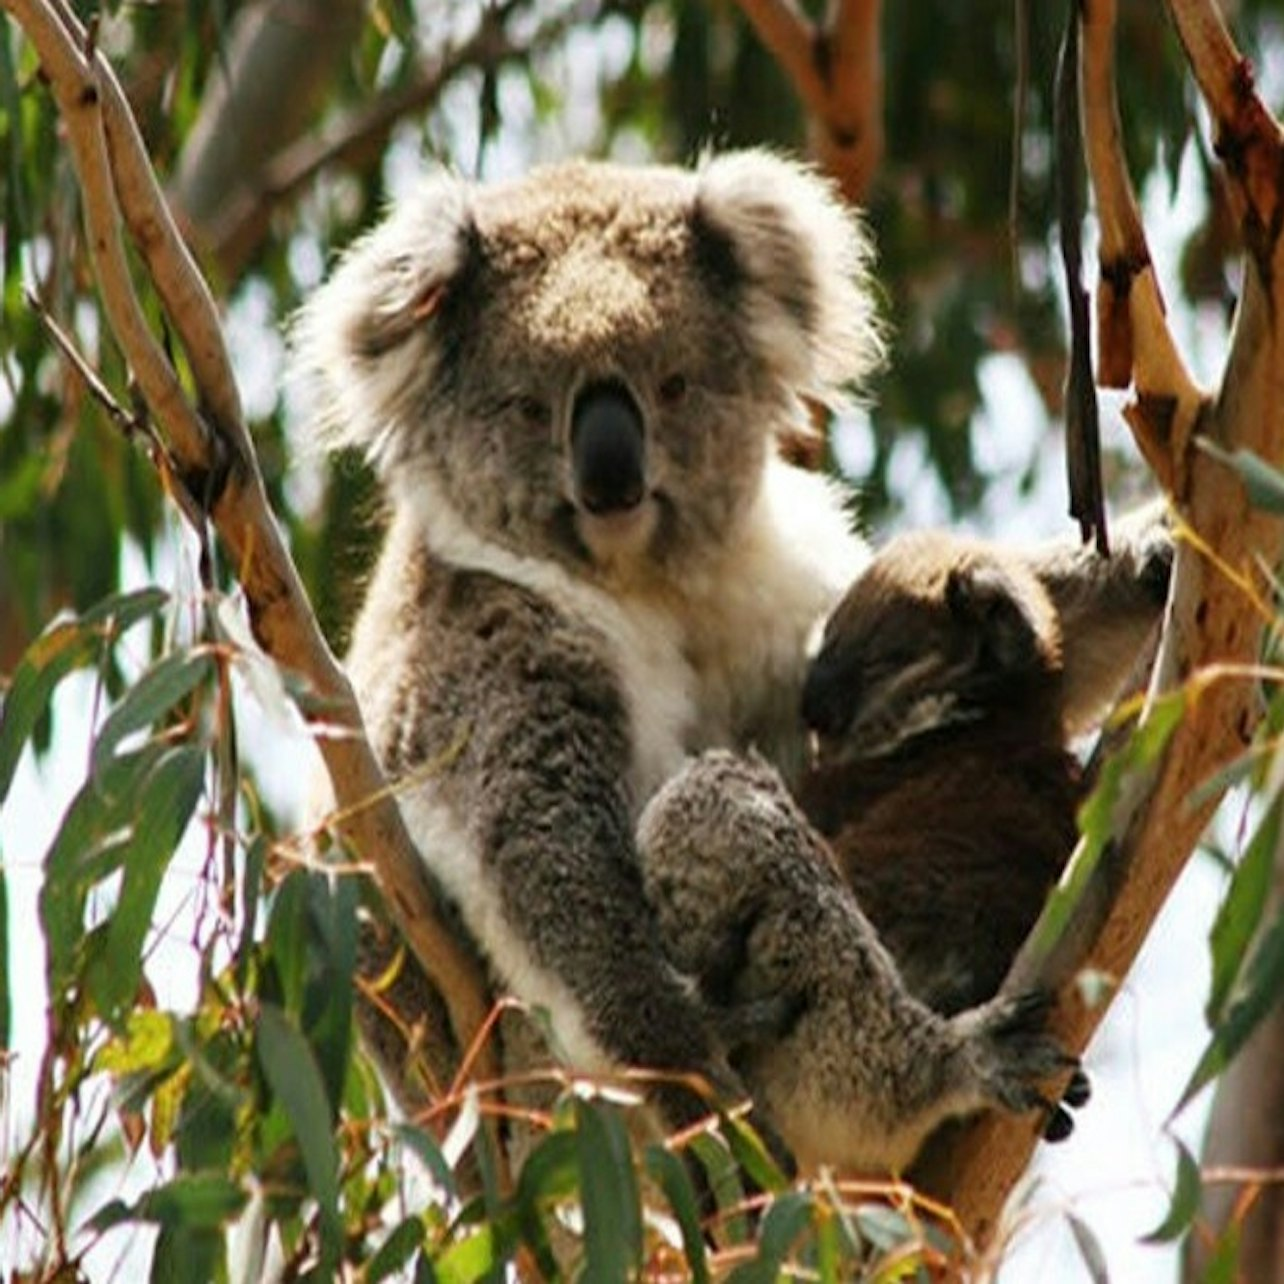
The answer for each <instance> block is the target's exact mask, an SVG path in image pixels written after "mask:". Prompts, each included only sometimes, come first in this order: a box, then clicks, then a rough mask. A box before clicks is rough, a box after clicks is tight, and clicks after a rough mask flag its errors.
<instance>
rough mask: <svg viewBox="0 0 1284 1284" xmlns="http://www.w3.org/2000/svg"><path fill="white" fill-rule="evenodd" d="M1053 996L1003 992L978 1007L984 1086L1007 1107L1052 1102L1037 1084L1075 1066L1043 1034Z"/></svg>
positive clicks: (1038, 1106) (1040, 1106)
mask: <svg viewBox="0 0 1284 1284" xmlns="http://www.w3.org/2000/svg"><path fill="white" fill-rule="evenodd" d="M1051 1007H1052V998H1051V996H1050V995H1048V994H1046V993H1043V992H1031V993H1027V994H1019V995H1015V996H1011V997H1009V996H1002V997H1000V998H998V999H995V1000H994V1001H993V1002H991V1003H989V1004H987V1005H986V1007H985V1008H984V1009H982V1014H983V1023H982V1028H981V1032H980V1033H981V1035H982V1038H983V1040H984V1043H985V1051H986V1055H985V1058H984V1071H983V1075H984V1079H985V1087H986V1091H987V1093H988V1095H989V1096H990V1098H991V1100H992V1101H993V1102H994V1103H995V1104H996V1105H998V1106H1001V1107H1003V1109H1005V1110H1011V1111H1013V1112H1014V1113H1022V1112H1024V1111H1026V1110H1035V1109H1041V1110H1044V1111H1047V1112H1049V1113H1051V1112H1052V1111H1053V1109H1054V1107H1053V1104H1052V1102H1050V1101H1049V1100H1048V1099H1047V1097H1046V1096H1044V1094H1043V1092H1042V1090H1041V1087H1042V1085H1043V1084H1044V1083H1045V1082H1046V1081H1047V1080H1049V1079H1051V1078H1054V1077H1056V1076H1057V1075H1062V1074H1064V1073H1065V1072H1066V1071H1067V1070H1069V1069H1072V1068H1075V1069H1077V1068H1078V1064H1079V1063H1078V1061H1077V1060H1076V1058H1074V1057H1072V1056H1070V1055H1069V1053H1067V1052H1066V1051H1065V1050H1064V1049H1063V1048H1062V1047H1061V1045H1060V1044H1059V1043H1058V1042H1057V1041H1056V1040H1055V1039H1054V1038H1053V1037H1052V1036H1051V1035H1050V1034H1049V1033H1048V1032H1047V1019H1048V1013H1049V1011H1050V1009H1051Z"/></svg>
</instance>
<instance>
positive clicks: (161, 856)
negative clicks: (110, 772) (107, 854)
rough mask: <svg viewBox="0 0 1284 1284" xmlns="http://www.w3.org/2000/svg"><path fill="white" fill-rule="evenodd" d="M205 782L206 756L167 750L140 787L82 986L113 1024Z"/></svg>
mask: <svg viewBox="0 0 1284 1284" xmlns="http://www.w3.org/2000/svg"><path fill="white" fill-rule="evenodd" d="M204 779H205V750H204V748H203V747H202V746H200V745H179V746H178V747H176V748H174V749H171V750H169V751H168V752H167V753H166V754H165V755H164V756H163V757H162V758H161V759H160V761H159V762H158V763H157V764H156V766H155V767H154V768H153V770H152V771H150V772H149V773H148V774H147V776H146V778H145V779H144V780H143V782H142V784H141V789H142V791H143V792H142V796H141V797H140V798H138V799H137V800H136V807H137V812H136V815H135V818H134V823H133V834H132V837H131V840H130V842H129V844H128V846H127V848H126V849H125V850H124V851H123V852H122V860H123V864H124V870H125V877H124V879H123V880H122V882H121V887H120V897H119V899H118V900H117V902H116V908H115V909H114V910H113V911H112V915H111V918H110V919H109V920H108V923H107V933H106V937H105V944H104V948H103V950H102V951H101V952H100V953H98V954H96V955H95V956H94V957H92V958H91V959H90V961H89V965H88V967H87V968H86V971H85V984H86V986H87V988H88V990H89V993H90V995H91V996H92V998H93V1000H94V1005H95V1007H96V1008H97V1009H98V1012H99V1014H100V1015H101V1016H102V1017H103V1018H104V1019H106V1020H108V1021H111V1022H113V1023H115V1022H116V1021H118V1020H119V1019H120V1017H121V1015H122V1011H121V1010H122V1008H123V1007H124V1006H125V1005H126V1004H128V1003H131V1002H132V1001H133V998H134V995H135V993H136V992H137V990H138V980H139V977H140V976H141V974H142V967H143V957H142V955H143V941H144V938H145V937H146V935H147V929H148V927H149V926H150V925H151V921H152V911H153V910H154V909H155V907H156V897H157V895H158V893H159V892H160V885H161V879H162V878H163V877H164V875H165V870H166V869H167V868H168V867H169V862H170V860H171V859H172V858H173V855H174V853H175V851H176V850H177V848H178V844H179V841H180V840H181V839H182V837H183V833H184V831H185V830H186V829H187V823H188V821H189V820H190V819H191V817H192V813H193V811H195V809H196V803H197V801H198V799H199V798H200V796H201V790H202V787H203V785H204Z"/></svg>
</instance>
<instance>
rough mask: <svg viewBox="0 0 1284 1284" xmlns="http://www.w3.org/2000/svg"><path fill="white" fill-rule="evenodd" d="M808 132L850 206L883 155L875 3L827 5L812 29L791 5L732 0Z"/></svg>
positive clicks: (782, 0) (878, 8)
mask: <svg viewBox="0 0 1284 1284" xmlns="http://www.w3.org/2000/svg"><path fill="white" fill-rule="evenodd" d="M738 3H739V5H740V8H741V10H742V11H743V12H744V15H745V17H746V18H748V20H749V22H750V24H751V25H752V27H753V29H754V31H755V32H757V34H758V38H759V39H760V40H761V41H762V43H763V44H764V45H765V46H766V47H767V49H768V50H770V52H771V54H772V56H773V57H774V58H775V59H776V61H777V62H778V63H779V64H780V66H781V68H782V69H783V70H784V72H785V74H786V75H787V76H788V77H789V80H790V81H791V82H792V84H793V87H794V91H795V92H796V93H797V94H798V97H799V98H800V99H801V100H802V103H803V106H804V107H805V108H806V109H807V113H808V116H809V117H810V118H811V120H812V122H813V125H814V127H815V130H816V134H815V138H814V146H815V149H816V153H817V159H818V160H819V161H820V164H821V165H822V167H823V168H824V169H825V171H826V172H827V173H828V174H830V175H831V176H832V177H833V178H834V179H835V180H836V181H837V183H838V185H839V186H840V187H841V188H842V191H843V195H844V196H846V197H847V199H848V200H850V201H852V202H853V203H855V204H859V203H860V202H861V201H862V200H863V199H864V198H865V196H866V194H867V192H868V190H869V185H870V182H871V181H872V179H873V177H874V175H875V173H877V171H878V166H879V162H880V161H881V160H882V156H883V60H882V51H881V48H880V44H879V39H880V26H881V17H882V3H881V0H832V3H831V4H830V5H829V9H828V12H827V14H826V17H825V20H824V23H823V24H822V25H817V24H814V23H812V22H811V20H810V19H809V18H808V17H807V16H806V15H805V14H804V13H803V12H802V11H801V10H800V9H799V8H798V7H797V5H795V4H794V2H793V0H738Z"/></svg>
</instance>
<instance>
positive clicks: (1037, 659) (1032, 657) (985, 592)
mask: <svg viewBox="0 0 1284 1284" xmlns="http://www.w3.org/2000/svg"><path fill="white" fill-rule="evenodd" d="M945 604H946V605H947V606H948V607H949V609H950V613H951V614H952V615H953V616H954V618H955V619H956V620H958V621H959V622H960V623H962V624H964V625H965V626H966V627H967V628H968V629H970V630H973V631H974V632H975V636H976V638H977V641H978V643H979V645H980V647H981V649H982V652H983V654H984V655H985V657H986V659H987V661H989V662H991V663H993V664H994V666H995V667H996V668H997V669H998V671H999V672H1000V673H1006V674H1013V675H1016V674H1022V673H1028V672H1029V671H1030V670H1032V669H1034V668H1036V667H1039V666H1040V665H1041V664H1044V665H1046V664H1048V663H1049V662H1055V658H1056V656H1055V643H1049V642H1047V641H1045V639H1048V638H1051V637H1053V636H1055V635H1054V634H1052V633H1051V632H1050V630H1051V629H1052V628H1053V627H1054V626H1053V624H1052V621H1051V618H1050V612H1051V606H1050V604H1046V603H1042V602H1041V601H1040V600H1039V598H1038V597H1036V596H1034V588H1033V586H1030V591H1026V588H1025V586H1023V585H1021V584H1020V583H1018V582H1017V580H1015V579H1014V578H1013V577H1012V576H1009V575H1007V574H1006V573H1005V572H1004V571H1003V570H1002V569H1001V568H999V567H997V566H967V565H964V566H956V567H953V568H952V569H951V570H950V573H949V576H948V577H947V579H946V581H945ZM1044 607H1046V611H1045V610H1043V609H1041V608H1044ZM1049 645H1051V646H1052V648H1053V649H1052V651H1051V652H1049V650H1048V647H1049Z"/></svg>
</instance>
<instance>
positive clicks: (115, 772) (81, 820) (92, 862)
mask: <svg viewBox="0 0 1284 1284" xmlns="http://www.w3.org/2000/svg"><path fill="white" fill-rule="evenodd" d="M167 752H170V751H169V750H168V748H167V746H165V745H163V744H157V743H153V744H148V745H144V746H143V747H142V748H141V749H139V750H138V751H137V752H136V753H131V754H126V755H123V756H121V757H119V758H115V759H113V760H112V762H111V763H110V764H109V765H108V767H107V768H106V769H105V770H104V771H103V772H102V773H101V774H100V775H99V776H98V777H96V778H91V779H90V780H87V781H86V782H85V783H84V784H83V785H82V786H81V787H80V789H79V790H78V791H77V793H76V795H75V797H74V798H73V799H72V800H71V803H70V805H69V806H68V808H67V811H66V813H65V815H64V816H63V819H62V824H61V825H60V826H59V828H58V832H57V834H55V835H54V839H53V842H52V843H51V844H50V846H49V851H48V852H47V853H46V855H45V858H44V881H43V882H42V884H41V888H40V899H39V912H40V922H41V926H42V927H43V928H44V934H45V945H46V952H47V954H46V970H47V976H48V985H49V994H50V996H51V997H53V998H57V996H59V995H61V994H62V993H63V991H64V990H65V988H66V986H67V985H68V984H69V983H70V981H71V980H72V978H73V976H74V975H75V970H76V956H77V951H78V949H79V947H80V944H81V940H82V937H83V934H84V915H85V900H86V897H87V896H88V893H89V889H90V888H91V887H93V886H94V885H96V884H97V883H98V882H100V881H101V880H102V879H104V878H106V877H108V876H109V875H110V874H112V873H113V872H114V871H115V870H117V869H119V868H120V866H121V864H122V862H123V860H124V857H125V854H126V853H127V852H128V850H129V845H130V843H131V841H132V840H133V837H134V825H135V823H136V821H137V819H138V813H139V811H140V809H142V808H143V807H144V805H145V792H144V787H145V784H146V781H147V778H148V777H149V775H150V774H151V772H152V771H153V769H154V768H155V767H156V765H157V764H158V763H159V762H160V760H161V759H162V758H163V757H164V756H165V754H166V753H167Z"/></svg>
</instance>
